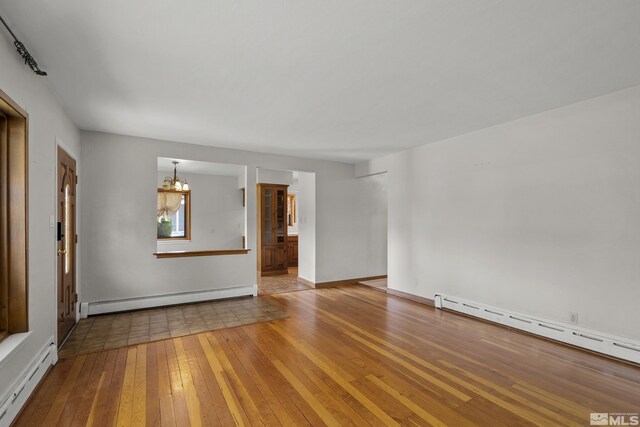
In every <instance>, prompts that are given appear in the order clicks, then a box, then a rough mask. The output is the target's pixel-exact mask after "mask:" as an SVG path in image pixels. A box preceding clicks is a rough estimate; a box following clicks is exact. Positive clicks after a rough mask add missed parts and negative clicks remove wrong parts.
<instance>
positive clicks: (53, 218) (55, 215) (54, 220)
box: [49, 136, 82, 350]
mask: <svg viewBox="0 0 640 427" xmlns="http://www.w3.org/2000/svg"><path fill="white" fill-rule="evenodd" d="M59 148H60V149H62V150H64V151H65V152H66V153H67V154H68V155H69V157H71V158H72V159H73V160H75V162H76V175H78V176H80V156H79V155H78V153H77V152H76V151H75V150H73V149H72V148H71V147H69V146H68V145H67V144H65V143H64V142H63V141H62V140H61V139H60V138H59V137H57V136H56V137H55V142H54V147H53V149H54V155H53V160H54V167H53V173H54V176H53V213H52V214H51V215H50V216H49V227H50V229H51V230H52V231H53V233H52V241H53V243H52V249H51V253H52V254H54V259H55V262H54V263H55V268H54V289H55V290H54V293H53V325H54V326H53V329H54V331H53V337H54V345H57V343H58V278H59V274H60V270H59V267H60V263H59V262H58V258H57V255H56V254H57V251H58V241H57V237H56V231H55V230H56V223H57V221H58V193H59V191H58V190H60V189H59V188H58V172H59V170H58V166H59V165H60V162H59V159H58V149H59ZM80 185H81V184H80V180H78V183H77V184H76V234H77V235H78V243H77V244H76V250H75V254H76V262H75V275H76V293H77V294H78V303H77V304H76V324H77V322H78V321H79V320H80V318H81V314H80V305H81V301H82V299H81V298H80V296H81V293H80V291H81V286H80V268H79V266H80V237H79V236H80V233H79V229H80V202H79V200H80V197H79V194H80ZM69 336H71V334H69ZM67 338H68V337H67ZM58 350H59V349H58Z"/></svg>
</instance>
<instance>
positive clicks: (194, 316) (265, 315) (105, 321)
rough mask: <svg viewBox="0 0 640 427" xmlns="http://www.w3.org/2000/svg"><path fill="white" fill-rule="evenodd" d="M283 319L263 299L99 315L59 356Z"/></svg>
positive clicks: (77, 331)
mask: <svg viewBox="0 0 640 427" xmlns="http://www.w3.org/2000/svg"><path fill="white" fill-rule="evenodd" d="M283 317H287V313H285V312H284V311H281V310H279V309H278V308H276V307H274V306H273V305H271V304H269V303H268V302H266V301H264V300H262V299H261V298H250V297H249V298H240V299H230V300H223V301H208V302H203V303H197V304H186V305H179V306H173V307H162V308H155V309H149V310H140V311H134V312H128V313H116V314H109V315H103V316H95V317H90V318H88V319H82V320H80V322H78V326H76V328H75V329H74V331H73V332H72V333H71V335H70V336H69V339H67V341H66V342H65V343H64V345H63V346H62V348H61V349H60V351H59V352H58V357H60V358H64V357H70V356H74V355H76V354H81V353H91V352H95V351H101V350H107V349H112V348H119V347H126V346H129V345H134V344H140V343H146V342H151V341H157V340H162V339H166V338H175V337H180V336H184V335H190V334H195V333H198V332H204V331H210V330H214V329H223V328H231V327H234V326H240V325H246V324H249V323H256V322H262V321H267V320H274V319H281V318H283Z"/></svg>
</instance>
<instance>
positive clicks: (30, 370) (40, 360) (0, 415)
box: [0, 337, 58, 427]
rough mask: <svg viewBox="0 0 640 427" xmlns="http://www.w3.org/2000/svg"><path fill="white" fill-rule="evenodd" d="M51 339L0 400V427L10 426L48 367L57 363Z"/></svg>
mask: <svg viewBox="0 0 640 427" xmlns="http://www.w3.org/2000/svg"><path fill="white" fill-rule="evenodd" d="M53 342H54V340H53V337H51V338H49V341H48V342H47V344H45V345H44V346H43V347H42V349H41V350H40V351H39V352H38V354H37V355H36V357H34V358H33V359H32V360H31V363H29V365H27V367H26V368H25V369H24V371H22V373H21V374H20V376H19V377H18V379H17V380H16V381H15V382H14V383H13V384H12V385H11V387H9V389H8V390H7V391H6V392H5V394H4V396H2V400H0V427H8V426H9V425H11V423H12V422H13V420H14V419H15V417H16V416H17V415H18V413H19V412H20V410H21V409H22V406H23V405H24V404H25V403H26V401H27V399H28V398H29V396H31V393H33V391H34V390H35V388H36V386H37V385H38V384H39V383H40V380H42V377H44V374H45V373H46V372H47V369H48V368H49V366H51V365H54V364H55V363H56V362H57V361H58V349H57V347H56V345H55V344H54V343H53Z"/></svg>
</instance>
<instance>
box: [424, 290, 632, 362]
mask: <svg viewBox="0 0 640 427" xmlns="http://www.w3.org/2000/svg"><path fill="white" fill-rule="evenodd" d="M434 301H435V306H436V308H444V309H448V310H453V311H457V312H460V313H464V314H467V315H469V316H473V317H479V318H481V319H485V320H488V321H491V322H494V323H499V324H501V325H505V326H509V327H511V328H515V329H520V330H522V331H526V332H529V333H532V334H535V335H540V336H543V337H546V338H551V339H553V340H556V341H561V342H564V343H567V344H571V345H574V346H577V347H581V348H584V349H587V350H591V351H595V352H597V353H602V354H606V355H609V356H613V357H616V358H618V359H624V360H628V361H631V362H634V363H638V364H640V342H638V341H636V340H632V339H630V338H623V337H619V336H615V335H611V334H607V333H604V332H599V331H595V330H592V329H585V328H580V327H578V326H576V325H570V324H566V323H561V322H555V321H550V320H545V319H540V318H536V317H532V316H529V315H526V314H522V313H517V312H514V311H509V310H505V309H503V308H499V307H493V306H490V305H486V304H482V303H478V302H474V301H468V300H464V299H462V298H458V297H453V296H449V295H444V294H436V295H435V298H434Z"/></svg>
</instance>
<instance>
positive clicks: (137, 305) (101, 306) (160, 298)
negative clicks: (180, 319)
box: [80, 285, 258, 318]
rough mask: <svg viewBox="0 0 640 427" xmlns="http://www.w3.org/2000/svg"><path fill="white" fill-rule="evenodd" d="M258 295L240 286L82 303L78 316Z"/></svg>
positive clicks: (253, 290) (248, 287) (251, 289)
mask: <svg viewBox="0 0 640 427" xmlns="http://www.w3.org/2000/svg"><path fill="white" fill-rule="evenodd" d="M249 295H252V296H256V295H258V285H249V286H240V287H237V288H227V289H210V290H207V291H197V292H181V293H176V294H168V295H154V296H148V297H140V298H129V299H121V300H114V301H98V302H83V303H81V305H80V307H81V308H80V313H81V314H80V315H81V317H83V318H86V317H87V316H92V315H94V314H104V313H115V312H118V311H129V310H139V309H142V308H152V307H162V306H167V305H175V304H186V303H191V302H200V301H209V300H216V299H223V298H235V297H243V296H249Z"/></svg>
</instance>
